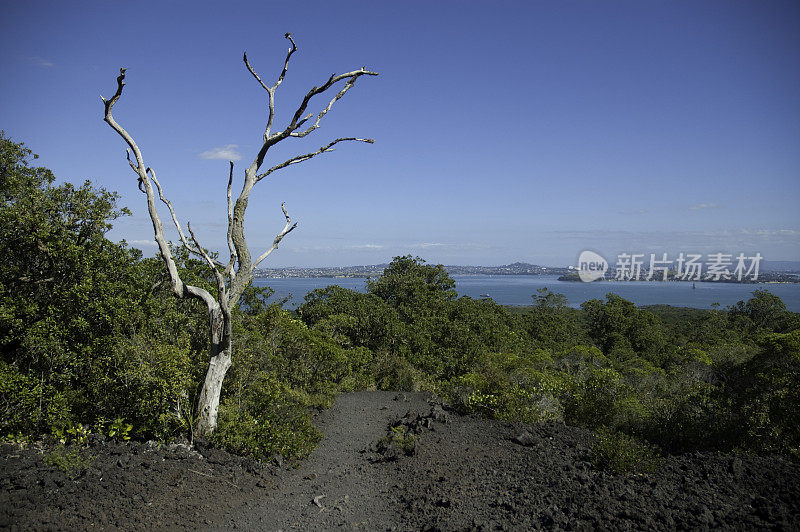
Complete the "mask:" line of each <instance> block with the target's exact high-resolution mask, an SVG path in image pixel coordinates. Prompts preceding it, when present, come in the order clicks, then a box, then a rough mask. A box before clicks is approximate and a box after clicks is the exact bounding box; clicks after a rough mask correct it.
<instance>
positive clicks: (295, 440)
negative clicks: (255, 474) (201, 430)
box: [213, 373, 321, 460]
mask: <svg viewBox="0 0 800 532" xmlns="http://www.w3.org/2000/svg"><path fill="white" fill-rule="evenodd" d="M308 406H309V405H308V404H307V403H305V402H304V397H303V396H302V394H297V393H295V392H293V390H292V389H291V388H290V387H289V386H288V385H287V384H286V383H284V382H282V381H280V380H279V379H278V378H277V377H276V376H275V375H273V374H269V373H262V374H261V375H259V377H258V379H257V380H256V382H254V383H253V384H252V385H251V386H250V387H249V388H248V389H247V390H246V391H245V392H244V394H243V395H239V396H230V397H228V398H226V400H225V401H224V402H223V403H222V404H221V405H220V412H219V420H218V423H219V425H218V427H217V430H216V431H215V432H214V436H213V440H214V442H215V443H216V444H218V445H220V446H221V447H222V448H224V449H227V450H228V451H230V452H233V453H238V454H242V455H247V456H252V457H253V458H256V459H259V460H261V459H265V458H269V457H271V456H274V455H276V454H280V455H281V456H283V457H284V458H289V459H299V458H303V457H305V456H307V455H308V454H309V453H311V451H312V450H313V449H314V446H315V445H316V444H317V442H318V441H319V440H320V438H321V434H320V433H319V431H318V430H317V429H316V428H315V427H314V425H313V424H312V423H311V414H310V413H309V408H308Z"/></svg>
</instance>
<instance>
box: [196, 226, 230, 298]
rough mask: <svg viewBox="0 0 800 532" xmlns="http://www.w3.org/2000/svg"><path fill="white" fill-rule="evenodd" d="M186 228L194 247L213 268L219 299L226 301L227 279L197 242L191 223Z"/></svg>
mask: <svg viewBox="0 0 800 532" xmlns="http://www.w3.org/2000/svg"><path fill="white" fill-rule="evenodd" d="M186 227H187V228H188V229H189V234H190V235H191V236H192V241H193V242H194V245H195V246H197V249H199V250H200V253H201V254H202V256H203V258H204V259H206V263H208V267H209V268H211V271H212V272H214V277H216V279H217V290H218V291H219V299H220V301H224V300H225V278H224V277H222V274H221V273H219V270H217V268H216V266H215V264H214V261H213V260H211V257H210V256H209V255H208V253H206V250H204V249H203V246H201V245H200V242H198V241H197V237H196V236H195V235H194V231H192V224H191V223H190V222H186Z"/></svg>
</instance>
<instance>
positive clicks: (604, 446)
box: [590, 428, 661, 475]
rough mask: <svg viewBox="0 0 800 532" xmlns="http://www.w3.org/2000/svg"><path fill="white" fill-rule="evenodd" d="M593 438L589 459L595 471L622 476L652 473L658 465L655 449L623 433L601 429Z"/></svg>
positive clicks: (658, 457)
mask: <svg viewBox="0 0 800 532" xmlns="http://www.w3.org/2000/svg"><path fill="white" fill-rule="evenodd" d="M595 437H596V440H595V442H594V444H593V445H592V450H591V455H590V457H591V461H592V464H593V465H594V466H595V467H596V468H597V469H600V470H603V471H609V472H611V473H615V474H618V475H623V474H630V473H652V472H653V471H655V470H656V469H657V468H658V466H659V465H660V462H661V457H660V455H659V453H658V450H657V449H656V448H655V447H653V446H652V445H648V444H647V443H644V442H642V441H640V440H638V439H636V438H634V437H632V436H629V435H627V434H625V433H623V432H613V431H611V430H608V429H607V428H602V429H601V430H600V431H598V433H597V435H596V436H595Z"/></svg>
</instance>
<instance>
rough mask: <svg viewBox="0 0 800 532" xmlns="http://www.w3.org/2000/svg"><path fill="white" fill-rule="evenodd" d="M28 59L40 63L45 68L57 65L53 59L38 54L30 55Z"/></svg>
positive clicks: (35, 63)
mask: <svg viewBox="0 0 800 532" xmlns="http://www.w3.org/2000/svg"><path fill="white" fill-rule="evenodd" d="M28 61H30V62H31V63H33V64H34V65H38V66H40V67H44V68H50V67H54V66H56V64H55V63H53V62H52V61H49V60H47V59H44V58H42V57H39V56H38V55H33V56H28Z"/></svg>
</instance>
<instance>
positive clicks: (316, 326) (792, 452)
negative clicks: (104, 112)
mask: <svg viewBox="0 0 800 532" xmlns="http://www.w3.org/2000/svg"><path fill="white" fill-rule="evenodd" d="M34 160H35V156H33V155H32V154H31V152H30V151H29V150H27V149H26V148H25V147H24V146H23V145H21V144H16V143H14V142H12V141H11V140H10V139H8V138H6V137H5V135H4V134H2V133H0V201H1V202H2V203H0V231H2V239H0V437H5V438H13V439H16V440H20V439H25V438H27V437H37V436H46V435H49V436H51V437H54V438H55V439H56V440H58V441H63V442H72V444H73V445H75V444H80V443H81V441H84V440H85V439H86V437H87V434H88V433H89V432H102V433H103V434H106V435H109V436H111V437H114V438H118V439H122V440H124V439H127V438H159V439H162V440H170V439H174V438H184V437H186V438H190V439H191V438H192V432H191V427H192V426H193V422H194V420H195V416H196V413H195V412H194V408H195V407H194V405H196V402H197V394H198V392H199V389H200V386H201V384H202V379H203V378H204V375H203V372H202V370H203V363H202V362H203V361H205V360H206V357H207V347H208V341H209V340H208V337H207V322H206V320H207V316H206V312H205V309H204V308H202V307H201V306H200V305H199V304H198V303H197V302H195V301H192V300H179V299H176V298H174V297H172V295H171V293H170V288H169V282H168V277H167V275H166V272H165V270H164V266H163V263H162V262H161V261H160V260H158V259H156V258H142V257H141V254H140V253H139V252H138V251H136V250H131V249H129V248H128V247H127V246H126V245H125V243H124V242H123V243H113V242H110V241H109V240H108V239H107V238H106V237H105V234H106V232H107V231H108V230H109V228H110V227H111V223H112V222H113V221H114V220H116V219H117V218H118V217H119V216H122V215H124V214H126V213H127V211H126V210H125V209H123V208H120V207H118V206H117V204H116V201H117V196H116V195H115V194H113V193H111V192H108V191H105V190H103V189H95V188H94V187H92V186H91V184H90V183H88V182H87V183H84V184H83V185H82V186H81V187H75V186H73V185H71V184H69V183H64V184H56V182H55V178H54V176H53V175H52V173H51V172H50V171H49V170H47V169H45V168H39V167H35V166H33V165H32V162H33V161H34ZM175 257H176V260H177V264H178V267H179V269H180V272H181V277H182V278H183V279H184V280H186V281H187V282H190V283H191V284H193V285H197V286H203V287H208V288H210V287H211V286H212V281H213V280H212V279H210V278H209V277H208V275H209V273H208V270H207V269H206V268H205V266H204V264H202V263H201V262H199V261H197V260H194V259H192V258H190V257H189V256H188V255H187V254H186V253H185V252H180V251H178V250H176V252H175ZM454 287H455V283H454V281H453V279H452V278H450V277H449V276H448V274H447V272H446V271H445V270H444V268H443V267H442V266H441V265H437V266H432V265H428V264H425V262H424V261H423V260H422V259H420V258H418V257H417V258H413V257H411V256H403V257H396V258H395V259H394V260H393V261H392V263H391V264H390V265H389V267H388V268H387V269H386V271H385V272H384V274H383V275H382V276H381V277H379V278H377V279H372V280H370V281H369V282H368V283H367V292H366V293H358V292H354V291H351V290H346V289H344V288H341V287H338V286H329V287H327V288H324V289H320V290H315V291H313V292H312V293H310V294H308V295H307V296H306V299H305V303H304V304H303V305H301V307H300V308H299V309H298V310H297V312H296V313H290V312H288V311H286V310H284V309H282V308H281V304H282V302H270V300H269V298H270V296H271V295H272V292H271V290H269V289H268V288H254V287H250V288H249V289H248V291H247V292H246V293H245V294H244V296H243V298H242V305H241V307H240V308H238V309H236V310H235V312H234V323H233V326H234V333H235V337H236V338H237V339H238V340H237V344H236V347H235V354H234V356H235V357H236V363H235V364H234V365H233V367H232V368H231V370H230V372H229V374H228V376H227V378H226V381H225V387H224V389H223V398H222V403H221V407H220V418H219V426H218V429H217V432H216V434H215V436H214V439H215V441H216V443H217V444H218V445H220V446H222V447H225V448H227V449H230V450H232V451H235V452H239V453H243V454H249V455H251V456H255V457H257V458H267V457H269V456H272V455H274V454H281V455H283V456H285V457H287V458H299V457H302V456H305V455H307V454H308V453H309V452H310V451H311V449H312V448H313V446H314V444H315V443H316V441H318V439H319V433H318V432H317V431H316V429H315V428H314V427H313V424H312V423H311V419H312V418H311V416H312V413H313V412H314V411H315V410H316V409H320V408H325V407H327V406H329V405H330V404H331V403H332V401H333V400H334V399H335V396H336V394H338V393H340V392H342V391H350V390H357V389H364V388H369V387H377V388H380V389H395V390H417V389H426V390H431V391H434V392H438V393H440V394H441V395H443V396H444V397H446V398H447V399H448V400H449V401H450V403H451V404H452V406H453V407H454V408H456V409H458V410H459V411H461V412H464V413H470V414H480V415H485V416H489V417H494V418H497V419H503V420H509V421H522V422H529V423H532V422H538V421H564V422H566V423H570V424H574V425H580V426H584V427H588V428H591V429H595V430H599V431H600V432H599V434H600V435H599V437H598V442H597V445H596V446H595V451H594V459H595V461H596V464H597V465H598V467H603V468H608V469H610V470H612V471H618V472H619V471H643V470H645V469H646V468H647V467H650V466H651V465H652V464H653V463H656V461H657V460H655V459H654V457H655V454H656V453H655V451H654V449H655V448H656V447H657V448H659V449H662V450H663V451H664V452H673V453H674V452H689V451H693V450H698V449H710V450H720V451H730V450H742V451H751V452H777V453H782V454H784V455H786V456H789V457H792V458H793V459H795V460H800V399H799V398H800V394H798V393H797V390H798V389H800V315H798V314H796V313H793V312H789V311H788V310H786V307H785V305H784V304H783V302H782V301H781V300H780V299H779V298H778V297H777V296H775V295H773V294H771V293H769V292H767V291H764V290H756V291H755V292H754V293H753V297H752V298H750V299H749V300H747V301H741V302H739V303H737V304H736V305H734V306H732V307H731V308H729V309H727V310H721V309H718V308H715V309H714V310H710V311H704V310H697V309H675V308H669V307H650V308H637V307H636V306H635V305H634V304H633V303H632V302H630V301H627V300H625V299H623V298H621V297H619V296H617V295H615V294H608V295H607V296H606V298H605V300H591V301H587V302H586V303H584V304H583V305H582V308H581V309H573V308H569V307H567V305H566V300H565V298H564V297H563V296H561V295H559V294H555V293H553V292H551V291H549V290H547V289H543V290H541V291H539V292H538V293H537V294H534V296H533V298H534V301H533V303H534V304H533V305H532V306H530V307H526V308H516V309H509V308H505V307H502V306H500V305H497V304H496V303H494V302H493V301H491V300H475V299H471V298H469V297H458V296H457V294H456V292H455V289H454ZM397 436H398V438H400V439H401V440H402V438H403V435H400V434H398V435H397ZM398 441H400V440H398ZM70 452H72V451H70ZM73 458H74V457H72V456H71V455H70V456H67V455H64V456H61V457H58V456H54V457H53V460H54V462H53V463H54V464H57V463H61V462H63V463H64V464H69V463H71V461H73ZM70 467H71V466H70Z"/></svg>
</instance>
